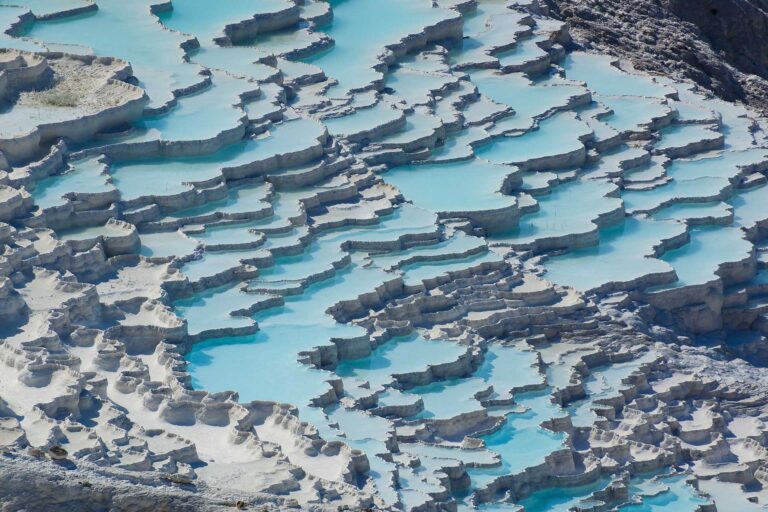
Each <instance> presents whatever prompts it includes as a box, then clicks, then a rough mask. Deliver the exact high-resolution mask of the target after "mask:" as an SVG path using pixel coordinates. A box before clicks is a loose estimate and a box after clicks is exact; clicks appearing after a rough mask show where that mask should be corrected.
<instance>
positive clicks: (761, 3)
mask: <svg viewBox="0 0 768 512" xmlns="http://www.w3.org/2000/svg"><path fill="white" fill-rule="evenodd" d="M545 1H546V3H547V5H548V7H549V8H550V11H551V13H552V14H553V15H555V16H559V17H560V18H562V19H563V20H564V21H567V22H568V23H569V24H570V25H571V26H572V30H571V33H572V36H573V37H574V40H575V42H576V43H577V44H579V45H582V46H584V47H586V48H595V49H600V50H602V51H605V52H608V53H611V54H614V55H616V56H618V57H621V58H626V59H629V60H630V61H631V62H632V63H633V64H634V66H635V67H636V68H637V69H639V70H644V71H648V72H652V73H659V74H664V75H670V76H672V77H674V78H678V79H679V78H686V79H690V80H693V81H694V82H696V83H697V84H699V85H700V86H702V87H705V88H707V89H709V90H711V91H712V92H714V93H715V94H717V95H718V96H720V97H722V98H723V99H726V100H729V101H734V100H740V101H744V102H745V103H748V104H750V105H751V106H753V107H754V108H757V109H759V110H762V111H763V112H766V111H768V1H766V0H633V1H631V2H627V1H625V0H545Z"/></svg>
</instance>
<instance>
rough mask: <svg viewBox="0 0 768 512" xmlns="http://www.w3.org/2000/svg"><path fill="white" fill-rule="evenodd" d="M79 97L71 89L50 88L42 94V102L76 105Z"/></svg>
mask: <svg viewBox="0 0 768 512" xmlns="http://www.w3.org/2000/svg"><path fill="white" fill-rule="evenodd" d="M78 100H79V98H78V97H77V94H75V92H74V91H71V90H56V89H53V90H50V91H45V92H44V93H42V94H40V102H41V103H43V104H45V105H50V106H52V107H76V106H77V105H78V104H79V101H78Z"/></svg>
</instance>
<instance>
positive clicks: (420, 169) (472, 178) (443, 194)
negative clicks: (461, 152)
mask: <svg viewBox="0 0 768 512" xmlns="http://www.w3.org/2000/svg"><path fill="white" fill-rule="evenodd" d="M512 173H514V169H512V168H510V167H507V166H503V165H496V164H492V163H489V162H487V161H484V160H480V159H475V160H463V161H460V162H450V163H435V164H431V163H430V164H416V165H406V166H402V167H395V168H394V169H392V170H390V171H389V172H387V173H386V175H384V178H385V179H386V180H387V181H388V182H389V183H392V184H393V185H395V186H396V187H397V188H398V189H400V190H401V191H402V192H403V194H405V195H406V197H408V198H410V199H411V200H412V201H414V203H415V204H417V205H418V206H421V207H422V208H427V209H428V210H431V211H433V212H451V211H454V212H471V211H482V210H495V209H501V208H506V207H511V206H514V205H515V203H516V201H515V198H514V197H511V196H508V195H504V194H502V193H501V191H502V189H503V188H504V182H505V180H506V179H507V177H508V176H509V175H511V174H512Z"/></svg>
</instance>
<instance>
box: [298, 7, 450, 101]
mask: <svg viewBox="0 0 768 512" xmlns="http://www.w3.org/2000/svg"><path fill="white" fill-rule="evenodd" d="M330 4H331V7H332V8H333V13H334V16H333V22H332V23H331V24H330V25H328V26H326V27H323V32H325V33H326V34H328V35H329V36H330V37H332V38H333V40H334V41H335V45H334V46H333V48H331V49H330V50H327V51H325V52H322V53H320V54H317V55H315V56H312V57H310V58H308V59H305V60H306V62H310V63H312V64H314V65H315V66H319V67H320V68H322V69H323V70H324V71H325V74H326V75H327V76H329V77H332V78H334V79H336V80H337V81H338V82H339V85H338V87H337V89H339V93H340V94H344V93H345V92H346V91H349V90H351V89H360V88H363V87H365V86H367V85H369V84H370V83H371V82H373V81H374V80H376V79H378V78H379V77H380V76H381V75H380V74H379V73H378V72H376V71H375V70H374V69H373V66H375V65H376V64H377V63H378V62H377V57H378V56H379V54H380V53H381V51H382V48H384V47H385V46H387V45H389V44H395V43H398V42H399V41H400V40H401V39H402V38H404V37H405V36H407V35H409V34H415V33H419V32H421V30H422V28H423V27H425V26H427V25H434V24H436V23H438V22H439V21H441V20H445V19H449V18H452V17H455V16H457V14H456V12H455V11H450V10H447V9H439V8H432V7H431V6H430V3H429V2H427V1H426V0H423V1H422V0H417V1H412V0H390V1H387V2H380V1H378V0H357V1H352V0H333V1H331V2H330Z"/></svg>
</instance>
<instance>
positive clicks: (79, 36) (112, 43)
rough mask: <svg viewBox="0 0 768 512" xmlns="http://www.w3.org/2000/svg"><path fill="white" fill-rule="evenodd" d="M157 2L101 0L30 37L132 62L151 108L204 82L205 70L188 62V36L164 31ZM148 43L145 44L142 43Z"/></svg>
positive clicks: (35, 27) (48, 23)
mask: <svg viewBox="0 0 768 512" xmlns="http://www.w3.org/2000/svg"><path fill="white" fill-rule="evenodd" d="M153 3H154V2H153V1H151V0H136V1H131V2H125V1H124V0H101V1H99V3H98V5H99V9H98V10H97V11H94V12H91V13H87V14H84V15H81V16H78V17H75V18H64V19H62V20H52V21H43V22H38V23H35V24H34V25H33V26H32V28H31V29H30V31H29V33H28V35H29V36H30V37H32V38H34V39H37V40H40V41H42V42H44V43H65V44H78V45H85V46H87V47H89V48H91V49H93V51H94V52H96V53H98V54H99V55H109V56H113V57H119V58H122V59H125V60H128V61H130V62H131V65H132V66H133V70H134V72H135V73H136V75H137V76H139V77H141V82H140V83H141V85H142V86H143V87H144V88H145V89H146V90H147V94H149V97H150V99H151V103H150V105H151V106H154V107H159V106H162V105H163V104H165V103H167V102H168V101H170V100H171V99H172V95H171V91H172V90H173V89H179V88H183V87H189V86H191V85H194V84H196V83H198V82H200V80H201V77H200V76H198V74H197V73H198V71H199V69H197V68H196V66H189V65H186V64H184V62H183V60H182V57H183V52H182V50H181V48H180V47H179V45H180V44H181V43H182V42H183V41H184V40H185V39H186V37H185V36H183V35H181V34H177V33H174V32H170V31H168V30H164V29H163V27H162V26H161V25H160V24H159V23H158V22H157V19H156V18H154V17H153V16H150V15H149V8H150V5H152V4H153ZM137 41H142V42H143V44H136V42H137Z"/></svg>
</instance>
